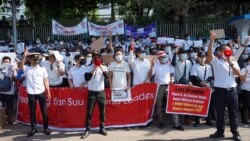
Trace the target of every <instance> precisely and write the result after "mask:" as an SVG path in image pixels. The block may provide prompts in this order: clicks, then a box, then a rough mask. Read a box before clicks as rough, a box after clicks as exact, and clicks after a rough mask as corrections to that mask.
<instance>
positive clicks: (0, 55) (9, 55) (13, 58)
mask: <svg viewBox="0 0 250 141" xmlns="http://www.w3.org/2000/svg"><path fill="white" fill-rule="evenodd" d="M5 56H8V57H10V58H11V64H12V65H16V64H15V63H16V53H14V52H11V53H0V61H1V62H2V59H3V57H5Z"/></svg>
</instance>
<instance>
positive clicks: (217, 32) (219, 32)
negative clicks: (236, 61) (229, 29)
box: [212, 29, 226, 39]
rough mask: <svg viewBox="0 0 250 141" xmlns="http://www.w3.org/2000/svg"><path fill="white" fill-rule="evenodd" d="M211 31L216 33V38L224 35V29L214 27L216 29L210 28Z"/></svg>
mask: <svg viewBox="0 0 250 141" xmlns="http://www.w3.org/2000/svg"><path fill="white" fill-rule="evenodd" d="M212 31H214V33H215V34H216V38H218V39H220V38H225V37H226V35H225V30H224V29H216V30H212Z"/></svg>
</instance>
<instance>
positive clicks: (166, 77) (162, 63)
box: [151, 51, 184, 131]
mask: <svg viewBox="0 0 250 141" xmlns="http://www.w3.org/2000/svg"><path fill="white" fill-rule="evenodd" d="M157 58H158V61H157V62H156V63H155V65H154V66H153V68H152V74H151V76H153V78H154V82H155V83H157V84H159V85H160V86H159V89H158V94H157V98H156V113H157V116H158V118H159V125H158V127H159V128H160V129H162V128H164V126H165V125H164V123H163V121H164V117H163V113H162V103H163V99H164V98H166V97H167V88H168V85H169V84H171V83H174V67H173V66H172V65H171V64H169V63H167V55H166V53H165V52H164V51H159V52H158V54H157ZM172 118H173V123H174V125H173V127H174V128H175V129H177V130H181V131H183V130H184V128H183V127H182V126H181V125H180V123H179V117H178V115H175V114H173V115H172Z"/></svg>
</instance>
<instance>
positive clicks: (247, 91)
mask: <svg viewBox="0 0 250 141" xmlns="http://www.w3.org/2000/svg"><path fill="white" fill-rule="evenodd" d="M246 63H247V66H246V67H244V68H243V69H242V70H241V77H240V78H241V82H242V83H241V94H242V99H243V101H242V102H243V103H242V109H241V122H242V123H244V124H250V122H249V121H248V119H247V118H248V116H247V115H248V109H249V108H250V57H248V58H247V59H246Z"/></svg>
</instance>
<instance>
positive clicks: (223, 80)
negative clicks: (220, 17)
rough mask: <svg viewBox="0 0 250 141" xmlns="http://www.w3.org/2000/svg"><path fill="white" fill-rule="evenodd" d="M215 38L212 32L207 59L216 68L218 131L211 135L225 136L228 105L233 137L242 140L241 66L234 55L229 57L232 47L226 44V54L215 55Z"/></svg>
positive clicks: (215, 90) (224, 49)
mask: <svg viewBox="0 0 250 141" xmlns="http://www.w3.org/2000/svg"><path fill="white" fill-rule="evenodd" d="M215 39H216V34H215V33H214V32H211V33H210V43H209V47H208V56H207V60H208V61H210V62H211V64H212V66H213V69H214V78H215V79H214V102H215V109H216V114H217V119H216V128H217V131H216V132H215V133H214V134H212V135H210V136H209V137H210V138H219V137H224V131H225V119H224V117H225V107H226V106H227V108H228V112H229V122H230V129H231V132H232V134H233V139H234V140H235V141H241V137H240V134H239V131H238V115H237V113H238V94H237V90H236V86H237V83H236V82H235V75H236V76H240V68H239V65H238V63H237V62H236V61H233V60H232V56H231V57H229V55H230V51H231V49H230V48H229V47H228V46H226V45H225V46H222V47H221V51H222V52H223V53H224V54H223V55H222V56H221V57H220V59H219V58H217V57H214V55H213V52H212V50H213V46H214V41H215Z"/></svg>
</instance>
